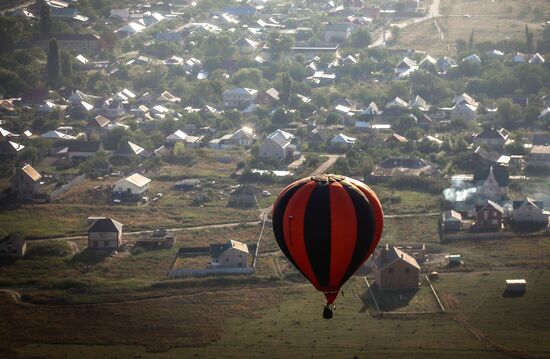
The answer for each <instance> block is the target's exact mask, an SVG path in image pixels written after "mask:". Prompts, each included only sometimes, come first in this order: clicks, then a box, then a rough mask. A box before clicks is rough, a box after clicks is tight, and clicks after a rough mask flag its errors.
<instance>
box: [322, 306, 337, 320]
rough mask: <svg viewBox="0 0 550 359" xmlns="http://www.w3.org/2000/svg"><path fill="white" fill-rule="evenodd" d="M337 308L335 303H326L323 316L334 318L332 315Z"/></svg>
mask: <svg viewBox="0 0 550 359" xmlns="http://www.w3.org/2000/svg"><path fill="white" fill-rule="evenodd" d="M335 310H336V306H335V305H334V304H327V305H325V309H323V318H325V319H332V317H333V316H334V311H335Z"/></svg>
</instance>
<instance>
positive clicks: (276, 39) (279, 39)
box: [267, 31, 294, 61]
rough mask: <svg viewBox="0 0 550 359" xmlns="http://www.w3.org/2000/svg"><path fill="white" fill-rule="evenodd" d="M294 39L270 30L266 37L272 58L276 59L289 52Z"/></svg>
mask: <svg viewBox="0 0 550 359" xmlns="http://www.w3.org/2000/svg"><path fill="white" fill-rule="evenodd" d="M293 44H294V41H293V39H292V38H291V37H289V36H286V35H280V34H279V33H278V32H275V31H272V32H270V33H269V36H268V38H267V45H268V47H269V51H270V52H271V56H272V57H273V60H275V61H277V60H279V59H280V58H281V56H282V55H283V54H286V53H288V52H290V49H291V48H292V45H293Z"/></svg>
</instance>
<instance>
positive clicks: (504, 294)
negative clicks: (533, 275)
mask: <svg viewBox="0 0 550 359" xmlns="http://www.w3.org/2000/svg"><path fill="white" fill-rule="evenodd" d="M524 295H525V292H512V291H509V290H505V291H504V292H502V297H503V298H521V297H523V296H524Z"/></svg>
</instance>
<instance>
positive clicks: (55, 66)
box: [48, 38, 61, 86]
mask: <svg viewBox="0 0 550 359" xmlns="http://www.w3.org/2000/svg"><path fill="white" fill-rule="evenodd" d="M60 70H61V59H60V56H59V45H58V44H57V40H56V39H55V38H54V39H51V40H50V43H49V47H48V82H49V84H50V85H51V86H55V85H56V84H57V81H58V79H59V73H60Z"/></svg>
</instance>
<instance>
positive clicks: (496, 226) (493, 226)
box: [475, 200, 504, 232]
mask: <svg viewBox="0 0 550 359" xmlns="http://www.w3.org/2000/svg"><path fill="white" fill-rule="evenodd" d="M503 215H504V209H503V208H502V207H501V206H500V205H498V204H497V203H495V202H493V201H491V200H488V201H487V202H486V203H485V204H483V205H479V206H476V224H475V228H476V230H478V231H488V232H498V231H500V230H501V229H502V217H503Z"/></svg>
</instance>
